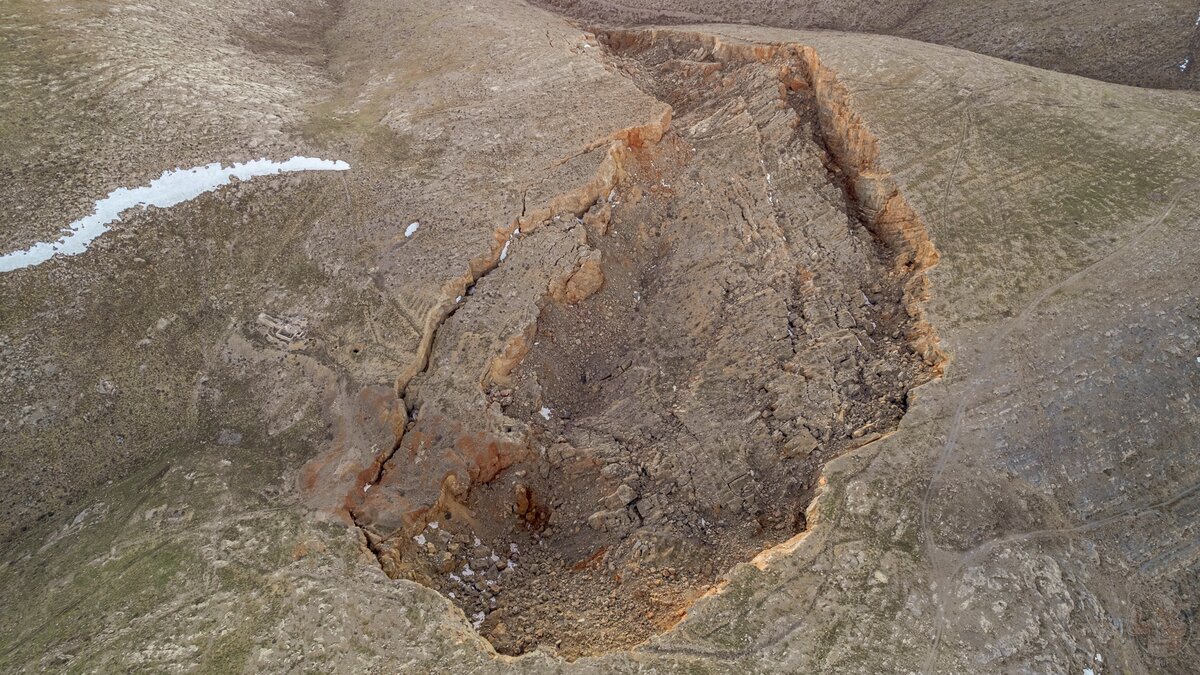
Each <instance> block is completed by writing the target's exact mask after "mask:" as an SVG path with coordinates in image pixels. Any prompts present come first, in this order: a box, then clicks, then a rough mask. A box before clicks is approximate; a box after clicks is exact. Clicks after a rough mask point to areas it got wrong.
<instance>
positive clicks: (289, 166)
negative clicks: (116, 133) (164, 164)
mask: <svg viewBox="0 0 1200 675" xmlns="http://www.w3.org/2000/svg"><path fill="white" fill-rule="evenodd" d="M349 168H350V165H349V164H347V163H346V162H342V161H332V160H328V159H317V158H314V157H293V158H291V159H289V160H287V161H284V162H276V161H272V160H269V159H256V160H253V161H250V162H246V163H245V164H234V165H233V166H229V167H224V166H221V163H220V162H213V163H212V164H208V165H206V166H198V167H195V168H191V169H176V170H174V171H164V172H163V174H162V175H161V176H159V177H158V178H156V179H154V180H152V181H150V184H149V185H144V186H142V187H136V188H132V189H130V188H117V189H116V190H113V191H112V192H110V193H108V196H107V197H105V198H104V199H101V200H98V201H97V202H96V208H95V210H94V211H93V212H92V214H91V215H89V216H85V217H83V218H80V219H79V220H76V221H75V222H73V223H71V224H70V225H69V226H68V228H67V229H66V230H64V232H65V234H63V236H61V237H59V238H58V240H57V241H43V242H38V243H36V244H34V245H33V246H30V247H29V248H27V249H25V250H23V251H14V252H12V253H8V254H6V255H2V256H0V272H11V271H13V270H18V269H22V268H25V267H33V266H34V265H40V264H42V263H44V262H46V261H47V260H49V259H50V258H53V257H54V256H56V255H79V254H80V253H83V252H84V251H86V250H87V248H88V246H89V245H90V244H91V243H92V242H93V241H94V240H95V239H96V237H99V236H100V235H102V234H104V233H105V232H107V231H108V226H109V225H110V224H112V223H113V222H114V221H117V220H120V219H121V214H122V213H123V212H125V211H126V210H128V209H131V208H133V207H135V206H141V207H146V206H157V207H159V208H166V207H169V206H175V205H176V204H181V203H183V202H186V201H189V200H191V199H195V198H196V197H199V196H200V195H202V194H204V193H205V192H211V191H213V190H215V189H217V188H219V187H221V186H222V185H228V184H229V182H230V181H231V180H232V179H233V178H235V177H236V178H238V179H239V180H249V179H251V178H254V177H255V176H270V175H274V174H278V173H287V172H292V171H346V170H348V169H349Z"/></svg>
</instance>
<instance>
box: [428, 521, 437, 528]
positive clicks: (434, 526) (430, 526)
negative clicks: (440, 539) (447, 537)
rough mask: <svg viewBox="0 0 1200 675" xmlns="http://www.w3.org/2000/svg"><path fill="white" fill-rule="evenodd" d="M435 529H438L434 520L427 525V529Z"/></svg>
mask: <svg viewBox="0 0 1200 675" xmlns="http://www.w3.org/2000/svg"><path fill="white" fill-rule="evenodd" d="M437 528H438V524H437V521H436V520H435V521H433V522H432V523H429V529H431V530H436V529H437Z"/></svg>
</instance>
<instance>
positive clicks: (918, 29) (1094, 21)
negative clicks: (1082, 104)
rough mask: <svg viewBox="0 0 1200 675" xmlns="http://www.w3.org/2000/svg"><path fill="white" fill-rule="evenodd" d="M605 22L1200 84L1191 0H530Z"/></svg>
mask: <svg viewBox="0 0 1200 675" xmlns="http://www.w3.org/2000/svg"><path fill="white" fill-rule="evenodd" d="M537 4H540V5H543V6H546V7H550V8H553V9H555V10H557V11H560V12H563V13H565V14H567V15H570V16H573V17H575V18H578V19H581V20H584V21H589V22H599V23H604V24H606V25H616V26H633V25H645V24H658V25H661V24H689V23H691V24H694V23H701V22H709V23H723V22H729V23H744V24H751V25H755V26H775V27H780V28H796V29H830V30H838V31H847V32H856V33H877V34H883V35H896V36H900V37H906V38H911V39H914V40H920V41H922V42H930V43H934V44H940V45H948V46H952V47H957V48H959V49H966V50H969V51H973V52H977V53H979V54H986V55H988V56H995V57H998V58H1002V59H1008V60H1010V61H1016V62H1018V63H1025V64H1029V65H1033V66H1037V67H1039V68H1047V69H1050V70H1056V71H1059V72H1064V73H1071V74H1075V75H1083V76H1085V77H1091V78H1095V79H1099V80H1105V81H1108V82H1118V83H1121V84H1130V85H1135V86H1142V87H1161V88H1167V89H1195V88H1197V86H1200V70H1198V69H1197V67H1196V66H1197V63H1196V62H1197V55H1198V49H1200V24H1198V23H1197V18H1200V17H1198V16H1197V11H1198V9H1200V8H1198V7H1197V6H1196V3H1194V2H1190V1H1188V0H1151V1H1149V2H1139V3H1137V4H1129V3H1124V2H1116V1H1113V0H1103V1H1095V0H1069V1H1066V2H1053V3H1046V2H1040V1H1039V0H999V1H992V2H986V3H981V2H972V1H970V0H950V1H943V2H927V1H924V0H887V1H885V2H877V1H869V2H868V1H858V2H854V1H850V2H848V1H845V0H838V1H836V2H833V1H830V0H622V1H621V2H611V1H609V0H540V1H539V2H538V3H537Z"/></svg>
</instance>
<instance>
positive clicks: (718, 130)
mask: <svg viewBox="0 0 1200 675" xmlns="http://www.w3.org/2000/svg"><path fill="white" fill-rule="evenodd" d="M602 42H603V43H604V45H605V47H606V58H608V59H609V60H610V61H611V63H612V64H613V65H614V66H615V67H617V68H619V69H620V70H621V71H623V72H624V73H626V74H627V75H628V76H629V77H630V78H632V80H633V81H634V82H635V83H636V84H637V85H638V86H639V87H641V88H642V89H643V90H644V91H646V92H647V93H649V94H652V95H653V96H655V97H656V98H658V99H659V100H661V101H664V102H666V103H668V104H670V105H671V106H672V108H673V110H674V120H673V122H672V125H671V130H670V131H668V133H667V134H666V135H665V136H664V137H663V138H662V139H661V140H660V141H659V142H657V143H654V144H647V145H643V146H642V147H635V148H634V149H633V151H632V153H631V155H630V156H629V157H628V159H627V161H626V165H625V167H624V169H625V174H626V175H625V178H624V180H623V181H622V182H621V184H620V186H619V188H618V189H617V190H614V191H613V192H612V193H611V194H609V195H608V196H607V197H606V198H603V199H600V200H598V201H597V202H596V203H594V204H593V205H592V206H591V208H590V209H589V210H588V212H587V213H585V214H582V216H583V217H582V218H573V217H564V216H559V217H556V218H554V219H552V220H551V221H548V222H546V223H544V224H543V226H542V228H541V230H542V232H546V231H549V232H553V231H556V230H557V231H560V232H565V231H569V232H571V233H573V234H572V236H579V237H581V238H584V239H586V247H587V248H588V249H589V250H590V251H591V252H592V253H591V254H590V256H589V260H590V261H592V262H593V263H595V267H597V269H596V270H594V274H593V275H592V276H593V277H596V278H595V279H593V280H592V283H591V284H586V283H585V284H583V285H584V286H591V287H590V288H585V290H584V292H581V293H578V294H577V296H581V297H570V298H569V299H568V300H567V301H564V300H563V297H562V294H561V293H557V294H556V293H553V292H550V291H548V292H547V295H546V298H545V299H544V301H543V302H542V303H540V314H539V316H538V318H537V322H536V330H535V332H534V333H533V335H532V337H531V338H530V343H531V344H528V345H527V346H526V347H527V352H525V353H523V358H521V359H520V360H519V363H518V364H517V365H516V366H515V368H514V369H513V370H512V372H511V374H510V375H509V376H508V377H506V378H505V380H504V382H503V383H498V382H492V383H490V384H488V385H487V389H486V392H485V396H486V400H487V405H488V407H489V410H490V409H494V410H495V411H496V412H497V413H498V414H499V415H500V416H501V417H502V418H503V419H506V420H508V419H515V420H519V421H521V422H522V423H523V424H524V425H525V426H526V427H527V432H526V434H525V437H526V439H527V447H528V453H526V454H525V455H523V456H522V457H520V458H519V459H518V460H517V461H515V462H514V463H512V464H511V466H507V467H505V468H503V470H502V471H500V472H498V473H497V474H496V475H495V476H492V477H489V478H488V480H485V481H480V482H478V483H476V484H472V485H470V486H469V489H467V490H464V491H461V492H460V494H461V497H462V498H461V499H460V500H450V501H445V500H442V501H439V503H438V504H437V505H436V506H435V507H434V508H432V509H431V510H429V512H428V513H427V514H426V515H425V517H424V519H423V522H422V523H421V526H420V527H418V528H415V529H412V528H410V529H408V530H405V531H402V532H399V533H397V532H395V531H388V530H387V528H383V527H379V528H377V529H378V531H377V532H375V534H374V536H375V541H376V544H375V549H376V550H377V551H379V550H382V549H381V546H382V547H384V548H387V549H389V550H390V551H392V552H393V553H392V560H399V561H400V562H399V563H397V564H394V565H393V566H392V567H391V568H390V569H389V574H392V575H393V576H398V577H406V578H410V579H414V580H417V581H420V582H421V583H424V584H426V585H429V586H431V587H433V588H435V589H437V590H439V591H440V592H442V593H443V594H444V595H446V597H448V598H450V599H452V600H453V601H454V602H455V603H456V604H457V605H459V606H460V607H461V608H462V609H463V611H464V613H465V614H466V615H467V617H468V619H470V620H471V621H472V622H473V623H474V625H475V627H476V628H477V629H478V630H479V631H480V632H481V634H482V635H484V636H485V637H487V639H489V640H490V641H491V642H492V643H493V645H494V646H495V647H496V649H497V650H498V651H500V652H501V653H507V654H520V653H523V652H526V651H528V650H530V649H532V648H535V647H539V646H540V647H542V648H543V649H548V648H553V649H554V650H556V651H557V652H558V653H560V654H562V655H564V656H565V657H567V658H570V659H573V658H577V657H580V656H585V655H592V654H597V653H600V652H604V651H608V650H612V649H619V648H626V647H629V646H632V645H634V644H637V643H640V642H643V641H644V640H646V639H647V638H649V637H651V636H652V635H654V634H656V633H659V632H662V631H664V630H666V629H669V628H670V627H671V626H673V625H674V624H675V623H676V622H677V621H678V620H679V619H680V618H681V617H682V616H683V615H684V613H685V611H686V608H687V607H688V606H689V605H690V603H691V602H692V601H693V600H694V599H695V598H696V597H698V596H699V595H701V594H703V593H705V592H706V591H708V590H709V589H711V588H712V587H713V586H714V585H715V584H716V583H717V582H718V580H719V579H720V577H721V576H722V575H723V574H724V573H725V572H726V571H728V570H729V569H730V568H731V567H732V566H733V565H735V564H737V563H739V562H744V561H747V560H749V559H751V558H752V557H754V556H755V555H756V554H757V553H758V552H760V551H762V550H763V549H766V548H769V547H771V546H774V545H776V544H779V543H781V542H783V541H786V540H787V539H789V538H791V537H792V536H794V535H795V534H796V533H797V532H800V531H803V530H804V528H805V527H806V522H805V516H804V513H805V509H806V507H807V506H808V504H809V502H810V501H811V498H812V495H813V494H814V488H815V481H816V480H817V477H818V475H819V472H820V469H821V467H822V466H823V464H824V463H825V462H826V461H828V459H830V458H831V457H833V456H836V455H837V454H839V453H842V452H844V451H846V450H847V449H849V448H852V447H857V446H861V445H863V444H865V443H867V442H870V441H871V440H872V439H874V438H878V436H879V435H880V434H882V433H886V432H888V431H890V430H892V429H894V428H895V427H896V425H897V423H898V422H899V420H900V418H901V417H902V416H903V414H904V411H905V410H906V407H907V396H908V392H909V391H910V390H911V389H912V387H914V386H915V385H916V384H919V383H920V382H923V381H925V380H927V379H929V378H930V377H931V376H932V374H933V371H932V369H931V368H930V366H929V365H928V364H926V363H925V362H924V361H923V360H922V358H921V356H920V355H918V353H917V352H916V351H915V350H914V349H913V347H912V345H911V344H910V340H909V339H908V336H909V335H910V334H911V331H912V328H913V326H912V324H913V321H914V319H913V317H912V315H911V312H910V311H909V309H908V308H907V307H906V298H905V288H906V284H908V283H909V281H910V275H911V274H912V272H911V271H905V268H904V267H903V266H897V265H896V264H895V255H896V254H895V252H894V251H892V250H890V249H889V248H888V246H886V245H885V244H884V243H883V242H881V241H879V240H877V239H876V238H875V237H874V236H873V235H872V233H871V231H870V228H868V227H866V226H864V223H863V221H862V209H861V207H860V205H859V204H857V203H856V202H855V197H854V195H853V194H852V193H851V191H849V190H848V189H847V188H846V180H845V178H844V177H843V176H842V175H840V173H839V171H838V168H837V161H836V158H834V157H831V156H830V153H829V150H828V144H827V142H826V141H825V139H824V138H823V133H824V132H823V131H822V129H821V127H820V124H819V121H818V117H817V115H818V111H817V108H816V103H815V99H814V93H813V90H812V88H811V87H810V86H806V85H805V82H804V80H803V79H802V78H798V77H795V76H793V73H794V69H795V68H796V64H794V63H790V62H788V61H787V59H786V56H785V55H780V56H779V57H777V58H775V59H774V60H772V59H742V58H731V57H729V56H728V55H721V54H718V53H716V51H715V50H714V49H713V48H712V47H711V45H709V44H706V43H704V42H702V41H697V40H693V39H689V38H688V37H686V36H684V35H673V36H672V35H667V36H665V37H664V36H660V35H659V34H655V33H649V32H645V33H635V34H628V33H627V34H620V35H618V36H613V35H606V36H604V39H603V40H602ZM542 232H538V233H537V234H536V235H533V236H548V235H544V234H543V233H542ZM469 301H470V300H468V302H469ZM410 425H411V423H410ZM404 461H405V457H404V456H403V454H402V453H398V454H397V456H395V457H393V458H392V459H391V460H390V462H391V463H392V464H395V465H397V466H399V465H400V464H401V463H403V462H404ZM393 468H396V467H393ZM418 470H419V469H418ZM442 479H443V477H442V476H429V477H428V480H429V481H430V482H431V483H437V482H439V481H441V480H442ZM369 527H370V524H368V528H369ZM369 531H370V530H369Z"/></svg>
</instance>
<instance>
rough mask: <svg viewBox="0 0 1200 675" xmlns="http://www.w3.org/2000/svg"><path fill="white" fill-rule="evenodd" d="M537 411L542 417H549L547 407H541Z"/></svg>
mask: <svg viewBox="0 0 1200 675" xmlns="http://www.w3.org/2000/svg"><path fill="white" fill-rule="evenodd" d="M538 412H539V413H541V415H542V417H545V418H546V419H550V409H549V408H542V409H541V410H539V411H538Z"/></svg>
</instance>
